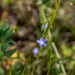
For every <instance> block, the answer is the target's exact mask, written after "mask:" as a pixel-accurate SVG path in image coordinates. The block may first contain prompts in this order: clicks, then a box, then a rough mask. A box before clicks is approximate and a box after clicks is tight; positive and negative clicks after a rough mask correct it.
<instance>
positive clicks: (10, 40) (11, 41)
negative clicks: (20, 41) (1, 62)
mask: <svg viewBox="0 0 75 75" xmlns="http://www.w3.org/2000/svg"><path fill="white" fill-rule="evenodd" d="M5 42H8V43H13V44H15V42H14V40H12V39H8V40H5Z"/></svg>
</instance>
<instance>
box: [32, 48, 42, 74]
mask: <svg viewBox="0 0 75 75" xmlns="http://www.w3.org/2000/svg"><path fill="white" fill-rule="evenodd" d="M41 49H42V47H40V49H39V52H38V56H37V59H36V61H37V60H38V59H39V56H40V51H41ZM36 61H35V63H34V64H35V65H36ZM35 65H34V67H33V70H32V74H31V75H33V73H34V69H35Z"/></svg>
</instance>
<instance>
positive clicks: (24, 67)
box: [21, 62, 28, 75]
mask: <svg viewBox="0 0 75 75" xmlns="http://www.w3.org/2000/svg"><path fill="white" fill-rule="evenodd" d="M27 65H28V62H26V64H25V65H24V69H23V71H22V74H21V75H24V72H25V69H26V67H27Z"/></svg>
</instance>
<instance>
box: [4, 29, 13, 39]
mask: <svg viewBox="0 0 75 75" xmlns="http://www.w3.org/2000/svg"><path fill="white" fill-rule="evenodd" d="M12 33H13V29H10V30H9V32H8V33H7V34H6V36H5V37H4V40H6V39H7V38H8V37H9V36H10V35H11V34H12Z"/></svg>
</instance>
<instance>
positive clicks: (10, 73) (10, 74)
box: [9, 59, 12, 75]
mask: <svg viewBox="0 0 75 75" xmlns="http://www.w3.org/2000/svg"><path fill="white" fill-rule="evenodd" d="M10 61H11V63H10V72H9V75H12V59H11V60H10Z"/></svg>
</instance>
